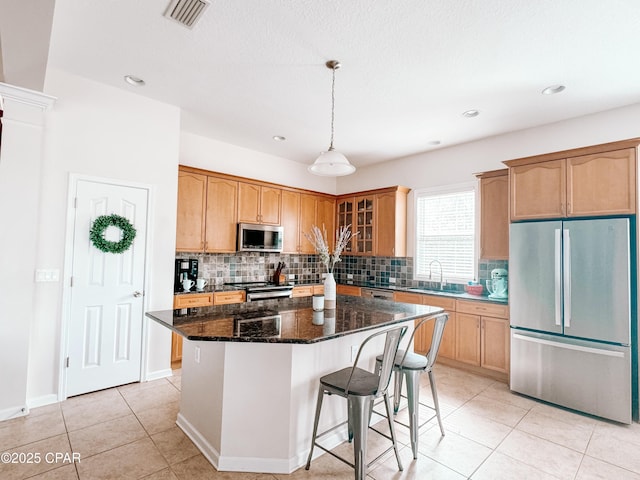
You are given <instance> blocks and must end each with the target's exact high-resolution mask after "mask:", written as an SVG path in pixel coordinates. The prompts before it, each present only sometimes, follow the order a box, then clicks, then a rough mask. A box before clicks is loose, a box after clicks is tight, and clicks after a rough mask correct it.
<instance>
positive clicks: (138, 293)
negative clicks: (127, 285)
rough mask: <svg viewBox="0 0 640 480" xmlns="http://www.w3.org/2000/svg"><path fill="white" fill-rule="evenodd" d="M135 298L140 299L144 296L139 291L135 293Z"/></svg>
mask: <svg viewBox="0 0 640 480" xmlns="http://www.w3.org/2000/svg"><path fill="white" fill-rule="evenodd" d="M133 296H134V297H136V298H138V297H141V296H142V292H138V291H137V290H136V291H135V292H133Z"/></svg>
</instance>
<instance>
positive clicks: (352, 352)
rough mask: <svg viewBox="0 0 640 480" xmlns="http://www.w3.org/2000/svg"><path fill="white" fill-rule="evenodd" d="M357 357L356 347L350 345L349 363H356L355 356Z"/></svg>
mask: <svg viewBox="0 0 640 480" xmlns="http://www.w3.org/2000/svg"><path fill="white" fill-rule="evenodd" d="M357 355H358V345H351V361H352V362H355V361H356V356H357Z"/></svg>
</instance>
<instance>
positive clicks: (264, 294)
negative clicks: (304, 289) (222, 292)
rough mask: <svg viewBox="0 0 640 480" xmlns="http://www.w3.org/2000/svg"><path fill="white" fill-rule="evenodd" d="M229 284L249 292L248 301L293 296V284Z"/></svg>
mask: <svg viewBox="0 0 640 480" xmlns="http://www.w3.org/2000/svg"><path fill="white" fill-rule="evenodd" d="M227 285H229V286H232V287H236V288H238V289H243V290H245V291H246V292H247V302H251V301H253V300H268V299H270V298H291V295H292V293H293V285H276V284H275V283H271V282H246V283H228V284H227Z"/></svg>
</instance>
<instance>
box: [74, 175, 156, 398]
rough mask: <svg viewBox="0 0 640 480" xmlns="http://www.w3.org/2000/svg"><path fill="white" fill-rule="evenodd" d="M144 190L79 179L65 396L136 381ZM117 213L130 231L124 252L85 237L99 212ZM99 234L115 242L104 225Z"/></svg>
mask: <svg viewBox="0 0 640 480" xmlns="http://www.w3.org/2000/svg"><path fill="white" fill-rule="evenodd" d="M147 201H148V190H146V189H143V188H135V187H129V186H122V185H116V184H110V183H100V182H93V181H86V180H79V181H78V183H77V190H76V208H75V223H74V233H73V267H72V275H73V279H72V287H71V308H70V312H71V318H70V322H69V348H68V355H69V360H68V368H67V395H68V396H72V395H78V394H81V393H86V392H92V391H95V390H101V389H103V388H109V387H113V386H115V385H122V384H125V383H130V382H135V381H138V380H140V368H141V350H142V349H141V346H142V321H143V313H144V312H143V292H144V269H145V246H146V225H147ZM113 213H115V214H118V215H122V216H123V217H125V218H127V219H128V220H129V222H131V224H132V225H133V226H134V227H135V229H136V237H135V240H134V241H133V244H132V245H131V247H130V248H129V249H128V250H127V251H126V252H124V253H121V254H114V253H104V252H101V251H100V250H98V249H97V248H95V247H94V246H93V244H92V243H91V241H90V240H89V230H90V229H91V226H92V225H93V221H94V220H95V219H96V218H97V217H98V216H100V215H110V214H113ZM105 238H106V239H107V240H110V241H119V239H120V230H119V229H118V228H115V227H109V228H108V229H107V230H106V232H105Z"/></svg>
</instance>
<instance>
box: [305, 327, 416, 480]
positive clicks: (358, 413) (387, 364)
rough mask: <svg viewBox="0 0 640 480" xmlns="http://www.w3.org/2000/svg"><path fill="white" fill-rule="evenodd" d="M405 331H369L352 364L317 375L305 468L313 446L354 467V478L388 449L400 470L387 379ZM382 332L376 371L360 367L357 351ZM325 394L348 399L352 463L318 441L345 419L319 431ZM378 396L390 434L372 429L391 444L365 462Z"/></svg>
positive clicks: (361, 476) (361, 479)
mask: <svg viewBox="0 0 640 480" xmlns="http://www.w3.org/2000/svg"><path fill="white" fill-rule="evenodd" d="M406 331H407V327H396V328H391V329H388V330H383V331H380V332H377V333H374V334H373V335H370V336H369V337H367V338H366V339H365V340H364V341H363V342H362V344H361V345H360V348H359V349H358V354H357V355H356V359H355V361H354V363H353V366H351V367H347V368H343V369H341V370H338V371H336V372H333V373H329V374H327V375H324V376H323V377H321V378H320V387H319V388H318V400H317V404H316V414H315V420H314V423H313V434H312V439H311V450H310V451H309V457H308V458H307V465H306V467H305V469H306V470H309V467H310V466H311V458H312V456H313V448H314V447H316V446H317V447H318V448H320V449H322V450H324V451H325V452H327V453H329V454H331V455H333V456H334V457H336V458H337V459H339V460H341V461H343V462H344V463H346V464H347V465H349V466H351V467H352V468H354V469H355V478H356V480H364V479H365V477H366V476H367V467H368V466H369V465H370V464H371V463H373V462H375V461H376V460H378V458H380V457H382V456H383V455H385V454H386V453H387V452H388V451H389V450H391V449H393V450H394V451H395V455H396V460H397V462H398V470H402V463H401V462H400V455H399V454H398V446H397V442H396V435H395V430H394V427H393V421H392V420H391V402H390V400H389V396H388V394H387V390H388V388H389V383H390V382H391V373H392V371H393V361H394V359H395V356H396V353H397V351H398V345H400V339H401V338H402V336H403V335H404V334H405V332H406ZM383 334H384V335H385V346H384V353H383V354H382V355H380V362H376V367H377V368H376V371H375V372H369V371H368V370H364V369H362V368H359V367H358V366H357V365H358V360H359V359H360V355H361V353H362V351H363V349H364V347H365V345H366V344H367V343H368V342H369V341H370V340H371V339H373V338H375V337H377V336H379V335H383ZM324 395H339V396H341V397H343V398H346V399H347V419H348V420H347V422H346V423H347V424H348V433H349V441H351V439H353V444H354V445H353V456H354V462H353V463H351V462H349V461H348V460H346V459H344V458H342V457H340V456H339V455H337V454H335V453H334V452H332V451H330V450H329V449H327V448H325V447H323V446H322V445H320V444H319V443H318V442H317V440H318V438H320V437H322V436H323V435H326V434H327V433H329V432H332V431H333V430H335V429H336V428H339V427H341V426H343V425H344V423H341V424H339V425H336V426H334V427H332V428H330V429H329V430H326V431H325V432H322V433H320V434H318V421H319V419H320V411H321V409H322V399H323V398H324ZM380 397H383V399H384V404H385V408H386V410H387V418H388V423H389V431H390V433H391V436H388V435H386V434H384V433H382V432H380V431H378V430H375V431H376V432H377V433H379V434H380V435H382V436H384V437H386V438H387V439H389V440H391V444H392V445H391V447H389V448H388V449H387V450H385V451H384V452H383V453H382V454H380V455H379V456H378V457H376V458H375V459H374V460H373V461H372V462H370V463H369V464H367V463H366V458H367V432H368V430H369V428H372V427H370V426H369V422H370V421H371V411H372V408H373V402H374V400H375V399H377V398H380ZM372 429H373V428H372Z"/></svg>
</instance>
